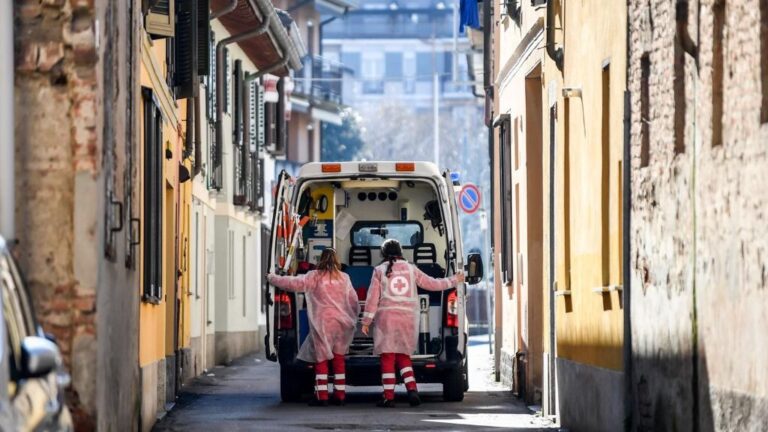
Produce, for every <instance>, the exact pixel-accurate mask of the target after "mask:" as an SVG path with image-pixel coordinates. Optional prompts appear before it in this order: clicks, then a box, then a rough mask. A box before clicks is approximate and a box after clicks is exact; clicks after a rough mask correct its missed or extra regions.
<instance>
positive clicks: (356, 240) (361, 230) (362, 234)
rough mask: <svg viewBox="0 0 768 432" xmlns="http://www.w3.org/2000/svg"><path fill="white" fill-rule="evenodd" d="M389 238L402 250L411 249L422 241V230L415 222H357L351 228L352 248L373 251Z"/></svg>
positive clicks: (419, 224)
mask: <svg viewBox="0 0 768 432" xmlns="http://www.w3.org/2000/svg"><path fill="white" fill-rule="evenodd" d="M389 238H394V239H396V240H397V241H399V242H400V245H401V246H402V247H403V248H406V249H408V248H413V247H414V246H416V245H417V244H419V243H422V242H423V241H424V228H423V227H422V226H421V223H419V222H416V221H408V222H357V223H355V224H354V225H353V226H352V246H359V247H369V248H371V249H375V248H379V247H381V244H382V243H384V240H386V239H389Z"/></svg>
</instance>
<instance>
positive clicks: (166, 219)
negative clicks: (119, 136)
mask: <svg viewBox="0 0 768 432" xmlns="http://www.w3.org/2000/svg"><path fill="white" fill-rule="evenodd" d="M166 41H167V40H166V39H158V40H154V41H150V39H149V37H148V36H147V35H146V33H145V34H143V35H142V44H141V49H140V53H141V70H140V88H138V89H137V95H136V100H138V101H141V100H142V99H141V87H148V88H151V89H152V91H153V93H154V96H155V98H156V100H157V102H158V104H159V106H160V110H161V112H162V114H163V149H169V150H171V153H172V157H171V158H170V159H164V164H163V175H164V179H165V189H164V191H163V196H164V199H163V237H164V238H163V263H162V268H163V298H162V299H161V301H160V303H159V304H151V303H147V302H141V304H140V306H139V365H140V366H141V367H143V366H146V365H148V364H151V363H153V362H156V361H158V360H160V359H162V358H165V356H166V355H167V354H172V353H173V352H174V351H175V350H176V349H177V348H182V347H186V346H189V339H190V336H189V334H190V327H189V322H190V319H189V314H190V311H189V296H188V295H187V294H188V292H189V271H188V269H189V240H188V239H189V229H190V226H189V208H190V204H191V181H190V182H187V183H184V184H179V182H178V173H179V165H180V163H181V157H182V151H183V146H184V139H183V138H184V136H185V128H184V123H183V122H182V120H181V119H183V118H184V115H185V108H186V103H185V102H184V101H178V102H177V101H176V100H175V99H174V97H173V95H172V93H171V90H170V89H169V88H168V86H167V84H166V82H165V76H166V67H167V66H166V64H165V50H166ZM137 105H138V106H139V110H142V112H140V116H141V118H142V119H143V114H144V113H143V106H142V105H141V104H137ZM140 123H141V125H140V128H141V130H140V133H139V135H138V136H139V137H140V138H139V140H138V141H137V143H136V146H137V155H138V157H137V160H138V165H139V170H140V171H139V175H138V179H139V183H140V186H139V189H140V195H141V200H140V202H141V203H143V202H144V197H143V194H144V185H143V172H144V164H143V161H144V145H143V136H144V132H143V128H144V125H143V122H140ZM184 164H185V166H186V167H187V168H188V169H190V172H191V165H190V162H189V161H185V162H184ZM177 212H178V213H177ZM139 214H140V215H142V217H143V214H144V210H143V206H142V208H140V210H139ZM143 222H144V221H142V227H143ZM176 224H178V225H179V226H178V228H179V235H178V240H176V233H175V229H176ZM137 250H138V251H139V254H138V258H137V260H138V266H139V269H140V270H139V271H140V275H141V276H140V277H139V281H140V282H139V286H138V295H141V294H142V292H143V272H144V268H143V264H144V260H143V256H142V254H143V245H140V246H139V247H138V249H137ZM176 251H178V253H179V261H178V263H177V262H176V259H175V253H176ZM177 265H178V267H177ZM177 270H181V272H182V275H181V276H180V277H179V281H178V282H179V290H178V292H174V287H173V285H174V283H173V282H174V278H176V275H177ZM169 283H170V286H169ZM174 295H175V296H176V298H177V299H178V300H179V302H180V309H179V327H178V332H179V333H178V334H179V344H178V346H174V343H173V333H174V332H173V331H174V329H173V328H172V326H173V322H172V313H171V311H170V310H169V309H168V304H169V302H171V301H174V297H173V296H174ZM169 326H171V327H169Z"/></svg>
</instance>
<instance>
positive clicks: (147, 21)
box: [144, 0, 176, 39]
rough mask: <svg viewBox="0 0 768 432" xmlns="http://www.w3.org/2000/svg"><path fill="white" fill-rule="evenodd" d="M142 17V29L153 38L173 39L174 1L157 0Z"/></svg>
mask: <svg viewBox="0 0 768 432" xmlns="http://www.w3.org/2000/svg"><path fill="white" fill-rule="evenodd" d="M153 3H154V4H153V5H151V6H150V7H149V10H147V14H146V15H145V16H144V28H145V29H146V30H147V33H149V34H150V35H151V36H152V37H153V38H155V39H157V38H164V37H173V32H174V27H175V22H174V18H175V17H176V13H175V11H174V3H175V0H157V1H155V2H153Z"/></svg>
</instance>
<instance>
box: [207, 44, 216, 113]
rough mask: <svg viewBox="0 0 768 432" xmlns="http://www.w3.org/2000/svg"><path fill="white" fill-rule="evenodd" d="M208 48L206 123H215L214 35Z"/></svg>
mask: <svg viewBox="0 0 768 432" xmlns="http://www.w3.org/2000/svg"><path fill="white" fill-rule="evenodd" d="M210 41H211V43H210V47H209V51H210V52H209V58H210V64H209V66H210V71H211V72H210V74H209V75H208V79H207V83H208V85H207V86H206V87H207V91H208V122H215V121H216V34H215V33H214V32H211V37H210Z"/></svg>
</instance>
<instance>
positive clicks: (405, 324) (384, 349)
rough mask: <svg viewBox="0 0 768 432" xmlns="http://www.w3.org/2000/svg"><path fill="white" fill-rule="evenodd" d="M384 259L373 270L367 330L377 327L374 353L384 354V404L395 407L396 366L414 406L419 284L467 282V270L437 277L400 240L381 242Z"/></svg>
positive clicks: (438, 286) (436, 286)
mask: <svg viewBox="0 0 768 432" xmlns="http://www.w3.org/2000/svg"><path fill="white" fill-rule="evenodd" d="M381 254H382V256H383V257H384V260H385V261H384V262H383V263H382V264H380V265H379V266H378V267H376V268H375V269H374V271H373V278H372V280H371V286H370V288H369V290H368V298H367V300H366V303H365V312H364V313H363V322H362V324H363V329H362V330H363V333H365V334H366V335H367V334H368V333H369V331H370V330H369V329H370V325H371V323H372V322H373V321H374V319H375V321H376V325H375V326H374V329H373V353H374V354H377V355H380V356H381V383H382V386H383V387H384V397H383V399H382V400H381V401H380V402H379V403H378V404H377V405H378V406H380V407H387V408H389V407H394V406H395V402H394V399H395V365H397V368H398V369H399V371H400V377H401V378H402V379H403V382H404V383H405V388H406V389H407V390H408V401H409V403H410V404H411V406H417V405H419V404H420V403H421V400H420V399H419V393H418V391H417V389H416V379H415V378H414V374H413V367H412V365H411V354H412V353H413V352H414V350H415V349H416V343H417V339H418V319H419V297H418V291H417V289H416V287H417V286H418V287H421V288H422V289H425V290H429V291H443V290H446V289H448V288H451V287H455V286H456V285H457V284H459V283H462V282H464V273H461V272H460V273H457V274H455V275H453V276H451V277H449V278H445V279H433V278H431V277H429V276H427V275H426V274H424V272H422V271H421V270H419V269H418V268H417V267H416V266H415V265H412V264H410V263H408V262H407V261H405V260H404V259H403V252H402V248H401V247H400V242H398V241H397V240H395V239H389V240H386V241H385V242H384V243H382V245H381Z"/></svg>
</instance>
